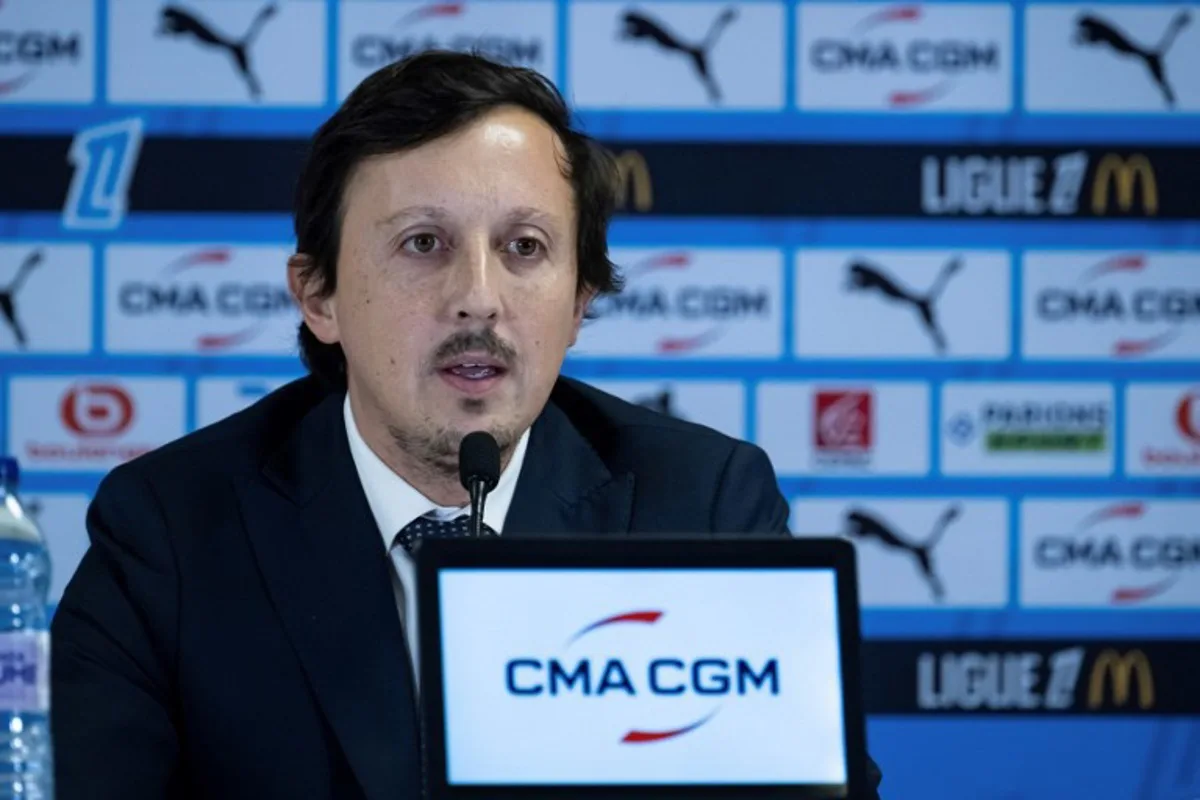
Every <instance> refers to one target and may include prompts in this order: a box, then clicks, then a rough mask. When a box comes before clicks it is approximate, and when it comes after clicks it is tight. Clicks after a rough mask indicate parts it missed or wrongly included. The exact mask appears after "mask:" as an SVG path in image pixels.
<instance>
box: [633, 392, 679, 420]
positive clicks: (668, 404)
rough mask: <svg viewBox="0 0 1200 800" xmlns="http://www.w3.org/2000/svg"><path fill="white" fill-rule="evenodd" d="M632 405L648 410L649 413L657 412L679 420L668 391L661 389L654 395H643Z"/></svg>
mask: <svg viewBox="0 0 1200 800" xmlns="http://www.w3.org/2000/svg"><path fill="white" fill-rule="evenodd" d="M633 403H634V405H638V406H641V407H642V408H648V409H650V410H651V411H657V412H658V413H660V414H666V415H667V416H668V417H675V418H677V419H679V418H680V417H679V413H678V411H677V410H676V409H675V403H674V402H673V399H672V397H671V390H670V389H663V390H662V391H660V392H657V393H656V394H650V395H645V396H643V397H639V398H637V399H635V400H634V401H633Z"/></svg>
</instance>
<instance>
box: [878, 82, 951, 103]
mask: <svg viewBox="0 0 1200 800" xmlns="http://www.w3.org/2000/svg"><path fill="white" fill-rule="evenodd" d="M949 91H950V81H942V82H941V83H939V84H937V85H936V86H931V87H929V88H928V89H920V90H917V91H898V92H892V93H891V94H890V95H888V105H890V106H892V107H893V108H910V107H912V106H921V105H925V104H926V103H932V102H933V101H934V100H937V99H938V98H939V97H944V96H945V95H946V93H947V92H949Z"/></svg>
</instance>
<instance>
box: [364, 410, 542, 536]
mask: <svg viewBox="0 0 1200 800" xmlns="http://www.w3.org/2000/svg"><path fill="white" fill-rule="evenodd" d="M342 409H343V414H342V415H343V417H344V418H345V424H346V435H347V437H348V438H349V440H350V455H351V457H352V458H353V459H354V467H355V469H356V470H357V471H358V479H359V482H360V483H362V487H363V492H364V493H365V494H366V496H367V504H368V505H370V507H371V513H372V515H373V516H374V517H375V523H376V524H377V525H378V526H379V533H380V535H381V536H382V537H383V544H384V547H385V548H391V546H392V540H393V539H395V537H396V534H397V533H399V532H400V529H401V528H403V527H404V526H405V525H407V524H408V523H410V522H412V521H413V520H414V519H417V518H418V517H421V516H431V517H434V518H435V519H440V520H450V519H454V518H455V517H458V516H461V515H462V514H466V513H469V512H470V507H469V506H463V507H461V508H454V507H447V506H439V505H438V504H437V503H435V502H433V501H432V500H430V499H429V498H427V497H425V495H423V494H421V493H420V492H419V491H417V489H416V488H414V487H413V486H412V484H410V483H409V482H408V481H406V480H404V479H403V478H401V477H400V476H399V475H397V474H396V473H395V472H393V471H392V469H391V467H389V466H388V465H387V464H385V463H384V462H383V460H382V459H380V458H379V456H377V455H375V451H373V450H372V449H371V448H370V446H369V445H368V444H367V443H366V441H365V440H364V439H363V437H362V434H361V433H359V430H358V423H357V422H355V420H354V412H353V411H352V410H351V409H350V394H349V393H347V394H346V400H345V402H344V403H343V404H342ZM528 445H529V431H528V430H526V431H525V433H523V434H521V438H520V439H518V440H517V446H516V449H514V450H513V456H512V458H511V459H509V462H508V466H507V467H505V468H504V471H503V472H502V473H500V479H499V481H498V482H497V483H496V488H495V489H493V490H492V491H491V492H489V493H488V496H487V503H486V504H485V505H484V507H483V522H484V524H485V525H487V526H488V527H489V528H491V529H492V530H494V531H495V532H496V533H501V532H502V531H503V528H504V518H505V517H506V516H508V507H509V506H510V505H512V499H513V494H514V493H515V492H516V488H517V477H518V476H519V475H520V474H521V465H522V464H523V463H524V462H525V450H526V448H527V447H528Z"/></svg>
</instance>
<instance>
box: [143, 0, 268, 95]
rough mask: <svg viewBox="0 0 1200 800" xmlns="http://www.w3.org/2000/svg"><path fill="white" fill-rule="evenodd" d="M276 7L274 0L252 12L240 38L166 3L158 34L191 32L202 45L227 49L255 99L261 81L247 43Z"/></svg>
mask: <svg viewBox="0 0 1200 800" xmlns="http://www.w3.org/2000/svg"><path fill="white" fill-rule="evenodd" d="M278 10H279V7H278V6H277V5H275V4H274V3H270V4H268V5H266V6H264V7H263V9H262V10H261V11H259V12H258V14H256V15H255V16H254V19H253V21H251V23H250V27H249V28H247V29H246V35H245V36H243V37H242V38H241V39H237V40H234V39H230V38H229V37H227V36H223V35H221V34H219V33H217V32H216V31H215V30H213V28H212V26H210V25H209V24H208V23H206V22H204V21H203V20H201V19H200V18H199V17H198V16H196V15H195V14H194V13H192V12H191V11H188V10H187V9H185V8H183V7H181V6H166V7H164V8H163V10H162V17H161V19H160V20H159V28H158V34H159V35H160V36H164V35H165V36H179V37H182V36H191V37H192V38H194V39H195V40H196V41H197V42H198V43H199V44H200V45H202V46H207V47H216V48H218V49H221V50H225V51H227V52H228V53H229V55H230V57H232V58H233V65H234V68H235V69H236V70H237V71H238V74H239V75H241V76H242V79H243V80H245V81H246V86H247V88H248V89H249V90H250V97H251V98H252V99H254V100H258V99H260V98H261V97H262V85H261V84H260V83H259V81H258V77H257V76H256V75H255V74H254V70H253V69H252V68H251V67H250V52H249V51H250V45H251V44H253V43H254V40H255V39H256V38H257V37H258V34H259V33H260V32H261V31H262V28H263V25H265V24H266V23H267V20H269V19H270V18H271V17H273V16H275V13H276V12H277V11H278Z"/></svg>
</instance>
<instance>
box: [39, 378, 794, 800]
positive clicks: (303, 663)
mask: <svg viewBox="0 0 1200 800" xmlns="http://www.w3.org/2000/svg"><path fill="white" fill-rule="evenodd" d="M343 396H344V395H343V394H341V393H332V394H331V393H327V392H326V391H324V390H323V389H322V388H321V387H320V386H319V385H318V384H317V383H316V381H315V380H314V379H312V378H306V379H303V380H300V381H297V382H295V383H292V384H289V385H287V386H285V387H283V388H282V389H280V390H278V391H276V392H274V393H272V394H270V395H268V396H267V397H265V398H263V399H262V400H261V401H259V402H258V403H256V404H255V405H254V406H252V407H250V408H249V409H247V410H245V411H243V412H241V413H239V414H236V415H234V416H232V417H230V418H229V419H227V420H225V421H222V422H220V423H218V424H216V425H213V426H211V427H209V428H206V429H204V430H201V431H198V432H196V433H194V434H191V435H190V436H187V437H185V438H183V439H181V440H179V441H177V442H174V443H172V444H170V445H167V446H165V447H162V448H160V449H159V450H157V451H154V452H152V453H150V454H148V455H146V456H143V457H142V458H139V459H137V460H135V461H133V462H130V463H128V464H126V465H124V466H121V467H119V468H117V469H115V470H113V471H112V472H111V473H109V475H108V476H107V477H105V479H104V481H103V482H102V484H101V486H100V488H99V490H98V492H97V494H96V496H95V499H94V501H93V502H92V505H91V507H90V509H89V512H88V519H87V525H88V532H89V536H90V539H91V547H90V548H89V550H88V552H87V554H86V555H85V556H84V558H83V561H82V563H81V564H80V566H79V569H78V571H77V573H76V574H75V576H74V578H73V579H72V581H71V582H70V585H69V586H68V587H67V589H66V592H65V594H64V596H63V599H62V602H61V604H60V605H59V607H58V611H57V613H56V614H55V617H54V622H53V626H52V637H53V648H54V649H53V653H54V658H53V666H52V689H53V712H52V725H53V732H54V737H55V757H56V776H57V784H58V786H57V788H58V797H59V800H83V799H84V798H87V799H88V800H110V799H111V800H142V799H143V798H144V799H145V800H151V799H153V800H160V799H161V798H168V797H169V798H214V800H215V799H217V798H219V799H220V800H232V799H233V798H247V800H270V799H272V798H280V799H281V800H282V799H284V798H286V800H295V799H296V798H305V800H323V799H324V798H329V800H334V798H336V799H337V800H343V799H349V798H354V799H355V800H358V799H359V798H364V799H366V800H405V799H406V798H417V797H419V793H420V763H419V755H418V741H417V717H416V702H415V698H414V691H413V684H412V681H411V676H410V674H409V666H408V665H409V660H408V658H407V656H406V651H405V644H404V636H403V631H402V629H401V623H400V619H399V615H398V613H397V610H396V605H395V598H394V595H393V592H392V584H391V577H390V574H389V571H388V570H389V569H390V565H389V562H388V559H387V556H386V554H385V552H384V549H383V548H382V547H381V546H380V543H379V533H378V531H377V530H376V526H375V521H374V518H373V517H372V515H371V511H370V509H369V507H368V505H367V500H366V497H365V495H364V494H363V490H362V487H361V486H360V484H359V481H358V477H357V473H356V471H355V468H354V464H353V461H352V459H351V456H350V451H349V445H348V442H347V439H346V431H345V427H344V423H343V417H342V400H343ZM787 517H788V505H787V503H786V501H785V500H784V498H783V496H782V495H781V494H780V492H779V490H778V488H777V485H776V481H775V475H774V472H773V471H772V468H771V465H770V463H769V462H768V460H767V458H766V456H765V454H764V453H763V452H762V451H761V450H760V449H758V448H757V447H754V446H752V445H749V444H746V443H744V442H737V441H735V440H733V439H730V438H728V437H725V436H723V435H721V434H718V433H715V432H713V431H710V430H707V429H705V428H701V427H698V426H695V425H690V424H688V423H685V422H681V421H678V420H673V419H670V418H668V417H665V416H663V415H660V414H657V413H655V412H652V411H648V410H646V409H642V408H640V407H637V406H635V405H632V404H629V403H625V402H623V401H620V400H617V399H616V398H613V397H611V396H609V395H606V394H603V393H601V392H598V391H596V390H595V389H592V388H590V387H587V386H585V385H583V384H580V383H577V382H574V381H571V380H567V379H560V380H559V382H558V384H557V385H556V387H555V389H554V392H553V394H552V396H551V400H550V402H549V404H548V405H547V407H546V409H545V410H544V412H543V413H542V414H541V415H540V416H539V418H538V419H537V421H536V422H535V424H534V426H533V429H532V433H531V436H530V442H529V449H528V451H527V454H526V458H525V463H524V466H523V468H522V472H521V475H520V477H519V479H518V483H517V488H516V494H515V496H514V498H513V501H512V505H511V507H510V509H509V512H508V517H507V519H506V520H505V525H504V535H505V536H506V537H507V536H536V535H538V534H544V533H561V532H564V531H565V532H579V533H586V534H597V535H602V534H612V533H627V532H637V533H653V532H663V533H677V532H680V531H686V532H692V531H713V532H720V533H729V532H760V533H778V534H780V535H784V534H786V531H787Z"/></svg>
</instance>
